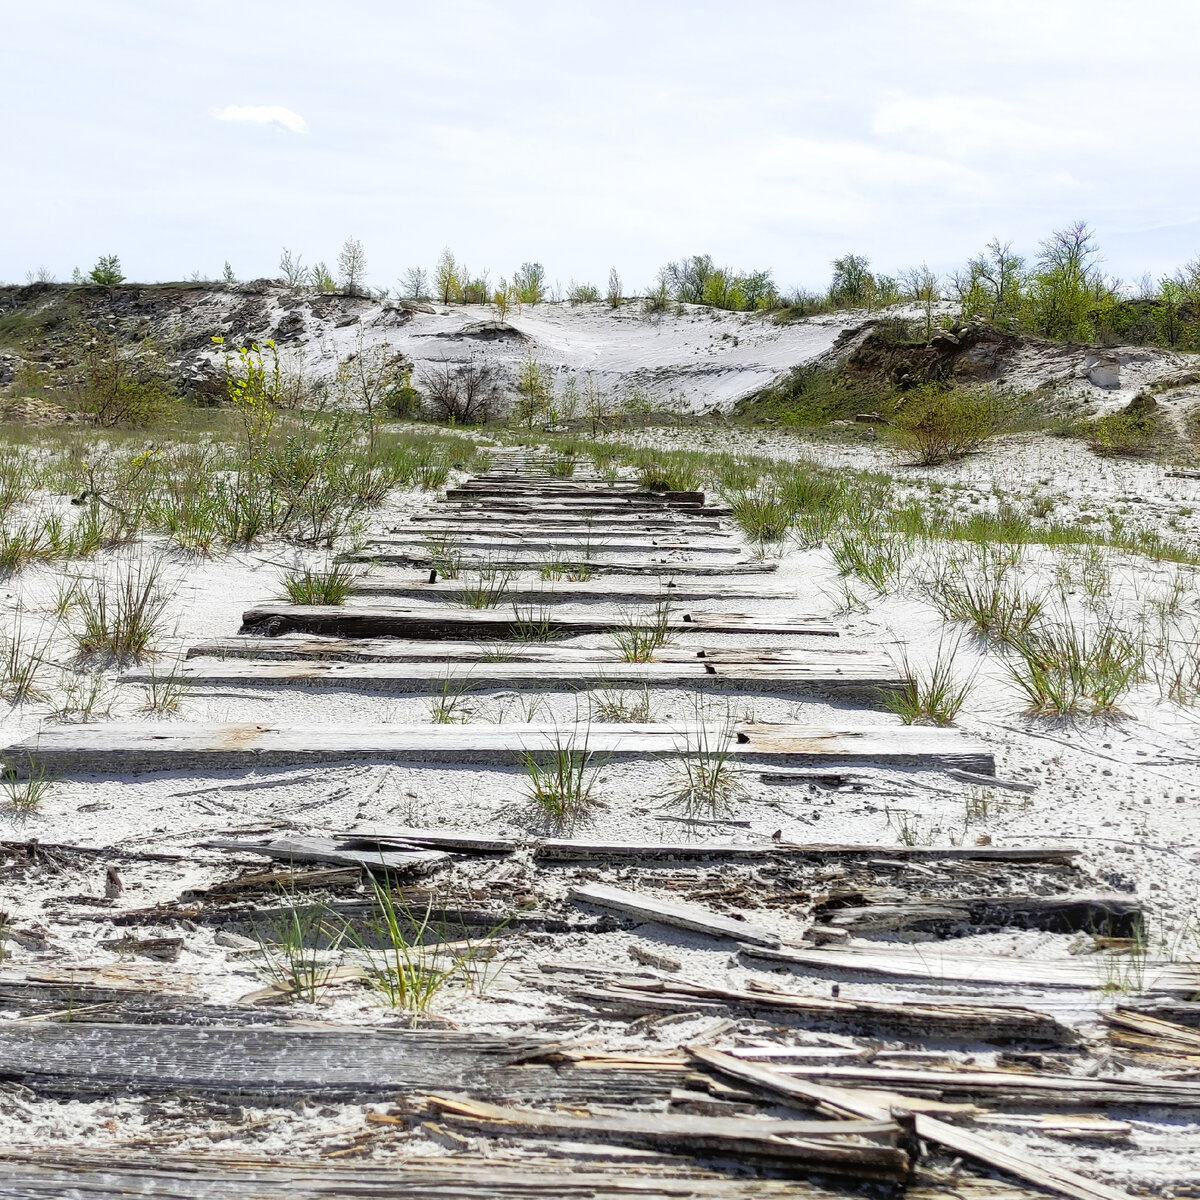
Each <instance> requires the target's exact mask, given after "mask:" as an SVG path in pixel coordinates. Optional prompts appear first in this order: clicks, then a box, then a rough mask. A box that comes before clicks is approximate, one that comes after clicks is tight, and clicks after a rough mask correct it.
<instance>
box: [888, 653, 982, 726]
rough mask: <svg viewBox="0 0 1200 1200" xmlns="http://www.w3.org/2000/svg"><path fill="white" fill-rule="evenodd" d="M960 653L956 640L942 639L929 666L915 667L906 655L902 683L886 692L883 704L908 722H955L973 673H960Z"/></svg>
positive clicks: (903, 660)
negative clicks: (947, 641)
mask: <svg viewBox="0 0 1200 1200" xmlns="http://www.w3.org/2000/svg"><path fill="white" fill-rule="evenodd" d="M957 654H958V642H957V641H955V642H952V643H950V644H949V645H947V644H945V643H944V642H939V643H938V648H937V654H936V656H935V657H934V661H933V662H932V663H931V664H930V665H929V666H928V667H926V668H921V667H915V666H914V665H913V664H912V662H911V661H910V660H909V658H908V655H907V654H905V655H903V656H902V658H901V662H900V676H901V682H900V686H899V687H898V688H894V689H889V690H888V691H886V692H885V693H884V696H883V702H884V706H885V707H886V708H888V709H889V710H890V711H891V712H894V713H895V714H896V715H897V716H898V717H899V718H900V719H901V720H902V721H903V722H904V724H905V725H916V724H926V725H953V724H954V718H955V717H956V716H957V715H958V711H959V709H961V708H962V706H963V703H964V701H965V700H966V698H967V696H968V694H969V693H970V691H971V687H972V684H973V679H972V678H970V677H968V678H967V679H965V680H963V679H960V678H959V677H958V673H957V671H956V669H955V658H956V656H957Z"/></svg>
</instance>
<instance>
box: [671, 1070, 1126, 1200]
mask: <svg viewBox="0 0 1200 1200" xmlns="http://www.w3.org/2000/svg"><path fill="white" fill-rule="evenodd" d="M690 1053H691V1055H692V1057H693V1058H694V1059H695V1060H696V1061H698V1062H701V1063H703V1064H704V1065H705V1066H707V1067H710V1068H711V1069H713V1070H715V1071H717V1072H718V1073H720V1074H721V1075H724V1076H726V1077H727V1078H731V1079H737V1080H739V1081H740V1082H742V1083H749V1084H752V1085H754V1086H756V1087H759V1088H763V1089H766V1090H767V1091H769V1092H773V1093H775V1094H776V1095H779V1096H786V1097H787V1098H788V1099H792V1100H808V1101H809V1102H810V1103H813V1104H816V1105H817V1106H818V1107H820V1108H821V1109H822V1110H823V1111H826V1112H830V1113H833V1114H835V1115H838V1116H847V1117H850V1116H856V1117H863V1118H865V1119H868V1120H871V1119H875V1120H878V1119H879V1118H880V1116H881V1115H882V1114H881V1110H880V1109H878V1108H877V1107H876V1106H875V1105H873V1104H871V1103H870V1102H864V1101H862V1100H860V1099H859V1098H857V1097H856V1096H855V1095H854V1093H853V1092H852V1091H849V1090H848V1089H846V1088H838V1087H829V1086H825V1085H822V1084H814V1083H810V1082H808V1081H807V1080H797V1079H794V1078H793V1077H791V1076H787V1075H781V1074H780V1073H779V1072H778V1071H775V1070H772V1069H771V1068H770V1067H763V1066H759V1065H757V1064H752V1063H745V1062H741V1061H740V1060H738V1059H736V1058H733V1057H731V1056H730V1055H728V1054H722V1053H721V1051H719V1050H712V1049H710V1048H708V1047H705V1046H700V1047H696V1048H695V1049H693V1050H691V1052H690ZM889 1115H890V1114H889ZM914 1120H915V1123H916V1124H915V1128H916V1132H917V1135H918V1136H919V1137H922V1138H925V1139H926V1140H927V1141H930V1142H935V1143H936V1144H938V1145H940V1146H944V1147H946V1148H947V1149H948V1150H952V1151H954V1152H955V1153H956V1154H963V1155H966V1156H967V1157H969V1158H972V1159H974V1160H976V1161H978V1162H983V1163H985V1164H987V1165H988V1166H990V1167H995V1168H997V1169H999V1170H1001V1171H1004V1172H1006V1173H1008V1174H1010V1175H1013V1176H1015V1177H1016V1178H1018V1179H1022V1180H1024V1181H1025V1182H1027V1183H1032V1184H1033V1185H1034V1186H1036V1187H1040V1188H1046V1189H1048V1190H1049V1191H1052V1192H1054V1193H1056V1194H1057V1195H1061V1196H1069V1197H1071V1200H1132V1198H1131V1197H1130V1196H1129V1194H1128V1193H1127V1192H1123V1191H1120V1190H1119V1189H1117V1188H1111V1187H1109V1186H1108V1185H1107V1184H1103V1183H1097V1182H1095V1181H1093V1180H1090V1179H1086V1178H1084V1177H1083V1176H1082V1175H1077V1174H1076V1173H1075V1172H1073V1171H1068V1170H1065V1169H1064V1168H1061V1167H1057V1166H1054V1165H1052V1164H1048V1163H1039V1162H1038V1161H1037V1160H1036V1159H1032V1158H1030V1156H1029V1154H1028V1152H1027V1151H1025V1150H1024V1149H1022V1150H1021V1151H1019V1152H1015V1151H1012V1150H1009V1149H1008V1148H1007V1147H1006V1146H1004V1145H1002V1144H1001V1143H999V1142H995V1141H993V1140H992V1139H991V1138H986V1137H982V1136H980V1135H979V1134H976V1133H968V1132H967V1131H966V1130H963V1129H959V1128H957V1127H956V1126H954V1125H950V1124H947V1123H946V1122H945V1121H940V1120H938V1119H937V1118H936V1117H931V1116H929V1115H928V1114H926V1113H916V1114H914Z"/></svg>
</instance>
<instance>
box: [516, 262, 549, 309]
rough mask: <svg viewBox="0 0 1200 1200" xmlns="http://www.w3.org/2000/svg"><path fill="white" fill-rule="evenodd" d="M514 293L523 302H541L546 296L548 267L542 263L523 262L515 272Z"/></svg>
mask: <svg viewBox="0 0 1200 1200" xmlns="http://www.w3.org/2000/svg"><path fill="white" fill-rule="evenodd" d="M512 287H513V294H514V295H515V296H516V298H517V301H518V302H519V303H521V304H541V302H542V301H543V300H545V298H546V268H545V267H543V266H542V264H541V263H537V262H527V263H522V264H521V265H520V266H519V267H518V268H517V269H516V270H515V271H514V272H513V281H512Z"/></svg>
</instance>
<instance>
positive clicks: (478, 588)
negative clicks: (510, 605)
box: [459, 566, 512, 608]
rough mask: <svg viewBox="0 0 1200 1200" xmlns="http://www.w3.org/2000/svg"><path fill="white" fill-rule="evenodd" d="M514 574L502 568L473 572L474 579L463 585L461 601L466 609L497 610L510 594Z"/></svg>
mask: <svg viewBox="0 0 1200 1200" xmlns="http://www.w3.org/2000/svg"><path fill="white" fill-rule="evenodd" d="M511 582H512V572H511V571H506V570H504V569H503V568H501V567H495V566H482V567H479V568H478V570H476V571H474V572H473V579H472V581H471V582H469V583H464V584H463V589H462V598H461V600H460V601H459V603H460V604H462V605H463V607H465V608H495V607H496V606H497V605H498V604H499V603H500V601H501V600H503V599H504V597H505V596H506V595H507V594H508V588H509V584H510V583H511Z"/></svg>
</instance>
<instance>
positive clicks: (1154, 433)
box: [1087, 397, 1161, 458]
mask: <svg viewBox="0 0 1200 1200" xmlns="http://www.w3.org/2000/svg"><path fill="white" fill-rule="evenodd" d="M1155 408H1156V405H1155V402H1154V400H1153V399H1152V398H1150V397H1144V398H1143V397H1138V398H1137V399H1135V400H1133V401H1132V402H1131V403H1130V404H1128V405H1127V406H1126V407H1125V408H1123V409H1121V411H1120V412H1114V413H1106V414H1105V415H1104V416H1102V417H1098V418H1097V419H1096V420H1095V421H1093V422H1092V424H1091V425H1089V426H1088V427H1087V439H1088V445H1089V446H1090V447H1091V449H1092V450H1093V451H1094V452H1095V453H1096V454H1099V455H1102V456H1103V457H1105V458H1141V457H1144V456H1145V455H1148V454H1152V453H1153V452H1154V451H1155V450H1156V449H1157V448H1158V445H1159V443H1160V440H1161V439H1160V431H1159V427H1158V420H1157V416H1156V413H1155Z"/></svg>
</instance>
